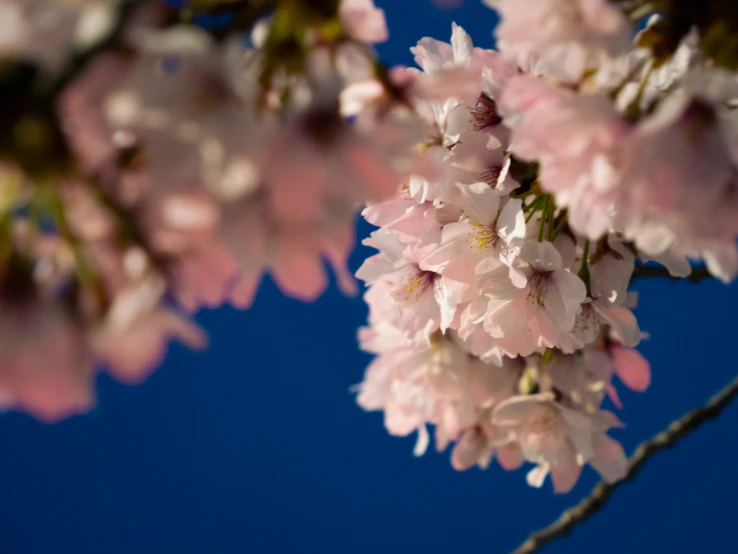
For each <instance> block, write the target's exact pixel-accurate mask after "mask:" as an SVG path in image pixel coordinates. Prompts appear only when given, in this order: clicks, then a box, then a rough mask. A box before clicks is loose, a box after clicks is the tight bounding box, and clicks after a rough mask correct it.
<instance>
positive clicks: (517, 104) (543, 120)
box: [501, 77, 630, 239]
mask: <svg viewBox="0 0 738 554" xmlns="http://www.w3.org/2000/svg"><path fill="white" fill-rule="evenodd" d="M501 106H502V108H503V109H504V114H505V116H506V118H505V122H506V123H507V124H509V125H510V126H511V127H512V129H513V133H512V143H511V145H510V148H511V150H512V151H513V153H515V154H516V155H517V156H519V157H521V158H523V159H525V160H531V161H534V160H535V161H538V162H539V163H540V173H539V180H540V183H541V185H542V186H543V188H544V189H546V190H547V191H550V192H553V193H554V194H556V201H557V204H558V205H559V206H565V207H567V208H568V210H569V223H570V225H571V226H572V228H573V229H574V230H575V231H577V232H579V233H581V234H583V235H585V236H587V237H590V238H593V239H597V238H600V237H601V236H602V235H603V234H604V233H605V232H607V231H608V230H609V229H610V228H611V227H612V226H613V225H614V218H615V216H616V214H617V211H618V209H620V210H625V209H626V208H625V207H622V206H620V205H619V204H618V201H619V200H621V199H622V195H621V189H620V167H619V165H618V164H617V162H616V157H615V156H614V154H613V151H614V149H615V148H616V147H617V146H618V145H619V144H620V142H621V141H623V140H624V139H625V138H626V137H627V135H628V133H629V126H628V125H627V124H626V123H625V122H624V121H623V119H622V118H621V116H620V114H619V113H618V112H616V111H615V109H614V108H613V106H612V104H611V102H610V101H609V100H608V98H607V97H606V96H605V95H600V94H576V93H574V92H571V91H567V90H565V89H563V88H558V87H555V86H553V85H550V84H547V83H545V82H543V81H541V80H540V79H536V78H533V77H517V78H514V79H512V80H511V81H510V82H509V83H508V85H507V88H506V89H505V92H504V94H503V97H502V101H501ZM628 206H630V204H628Z"/></svg>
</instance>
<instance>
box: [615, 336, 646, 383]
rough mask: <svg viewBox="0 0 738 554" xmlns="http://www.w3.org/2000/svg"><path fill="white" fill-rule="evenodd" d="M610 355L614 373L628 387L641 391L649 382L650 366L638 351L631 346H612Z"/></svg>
mask: <svg viewBox="0 0 738 554" xmlns="http://www.w3.org/2000/svg"><path fill="white" fill-rule="evenodd" d="M610 355H611V356H612V360H613V363H614V364H615V373H616V374H617V376H618V377H619V378H620V380H621V381H622V382H623V383H625V386H627V387H628V388H629V389H631V390H634V391H638V392H643V391H645V390H646V389H647V388H648V385H650V384H651V366H650V364H649V363H648V360H646V358H644V357H643V356H642V355H641V353H640V352H638V351H637V350H633V349H632V348H623V347H622V346H613V347H612V348H610Z"/></svg>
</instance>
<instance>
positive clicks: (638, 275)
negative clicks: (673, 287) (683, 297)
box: [632, 265, 712, 283]
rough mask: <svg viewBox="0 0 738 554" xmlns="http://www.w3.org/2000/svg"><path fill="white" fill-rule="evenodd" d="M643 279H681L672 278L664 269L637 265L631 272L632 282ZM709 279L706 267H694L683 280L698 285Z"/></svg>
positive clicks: (678, 278)
mask: <svg viewBox="0 0 738 554" xmlns="http://www.w3.org/2000/svg"><path fill="white" fill-rule="evenodd" d="M644 277H668V278H669V279H671V280H672V281H679V280H681V279H682V277H674V276H672V275H671V274H669V271H668V270H667V269H666V268H665V267H657V266H650V265H649V266H645V265H637V266H636V268H635V270H634V271H633V277H632V280H636V279H642V278H644ZM710 278H712V275H711V274H710V272H709V271H707V268H706V267H695V268H694V269H692V273H690V274H689V275H688V276H687V277H684V279H686V280H687V281H690V282H692V283H699V282H700V281H704V280H705V279H710Z"/></svg>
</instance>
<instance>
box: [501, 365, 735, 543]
mask: <svg viewBox="0 0 738 554" xmlns="http://www.w3.org/2000/svg"><path fill="white" fill-rule="evenodd" d="M736 396H738V377H734V378H733V380H732V381H731V382H730V383H728V384H727V385H726V386H725V387H724V388H723V389H721V390H720V391H719V392H718V393H717V394H715V395H714V396H713V397H712V398H710V400H708V401H707V403H706V404H705V405H704V406H702V407H699V408H695V409H694V410H691V411H690V412H687V413H686V414H684V415H683V416H682V417H680V418H679V419H677V420H675V421H673V422H671V423H670V424H669V426H668V427H667V428H666V429H664V430H663V431H661V432H660V433H658V434H657V435H656V436H654V437H653V438H651V439H649V440H646V441H644V442H642V443H641V444H640V445H639V446H638V448H636V451H635V452H634V453H633V456H632V457H631V459H630V462H629V463H628V471H627V473H626V475H625V477H624V478H623V479H622V480H620V481H617V482H615V483H606V482H604V481H602V482H600V483H599V484H598V485H597V486H596V487H595V488H594V489H592V492H591V493H590V494H589V495H588V496H587V497H586V498H584V499H582V500H581V501H580V502H579V504H577V505H576V506H573V507H572V508H569V509H568V510H566V511H565V512H564V513H562V514H561V516H559V518H558V519H557V520H556V521H554V522H553V523H552V524H551V525H549V526H548V527H544V528H543V529H541V530H539V531H536V532H535V533H533V534H531V536H530V537H529V538H528V540H526V541H525V542H524V543H523V544H521V545H520V546H519V547H518V548H516V549H515V550H513V552H512V553H511V554H530V553H531V552H535V551H537V550H538V549H540V548H542V547H543V546H545V545H546V544H548V543H549V542H551V541H552V540H554V539H556V538H557V537H565V536H567V535H568V534H569V533H570V532H571V530H572V529H573V528H574V527H575V526H577V525H579V524H580V523H583V522H584V521H586V520H587V519H589V518H590V517H591V516H593V515H594V514H595V513H596V512H597V511H598V510H599V509H600V508H602V507H603V506H604V505H605V503H606V502H607V501H608V499H609V498H610V495H612V493H613V492H614V491H615V490H616V489H617V488H618V487H620V486H621V485H623V484H625V483H627V482H628V481H632V480H634V479H635V477H636V476H637V475H638V472H639V471H640V470H641V468H642V467H643V466H644V465H645V463H646V462H647V461H648V460H649V459H650V458H651V457H652V456H654V454H657V453H658V452H661V451H662V450H665V449H667V448H671V447H673V446H674V445H675V444H676V443H677V442H678V441H679V440H681V439H682V438H684V437H685V436H687V435H688V434H689V433H691V432H692V431H694V430H695V429H696V428H697V427H699V426H700V425H702V424H703V423H705V422H707V421H709V420H710V419H714V418H716V417H717V416H719V415H720V413H721V412H722V411H723V410H724V409H725V408H726V407H727V406H728V404H730V402H731V401H732V400H733V399H734V398H735V397H736Z"/></svg>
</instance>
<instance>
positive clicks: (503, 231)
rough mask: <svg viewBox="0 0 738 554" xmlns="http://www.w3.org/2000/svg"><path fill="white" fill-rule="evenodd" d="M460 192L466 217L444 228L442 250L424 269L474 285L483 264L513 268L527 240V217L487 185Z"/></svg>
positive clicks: (462, 187)
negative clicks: (498, 264) (511, 265)
mask: <svg viewBox="0 0 738 554" xmlns="http://www.w3.org/2000/svg"><path fill="white" fill-rule="evenodd" d="M458 190H459V193H460V194H459V197H458V200H457V204H458V205H459V207H461V208H462V210H463V212H464V217H462V219H461V221H459V222H458V223H450V224H449V225H446V227H444V229H443V233H442V239H441V244H440V245H439V247H438V249H437V250H435V251H434V252H433V253H431V254H430V255H429V256H428V257H426V258H425V259H424V260H423V261H422V262H421V263H420V266H421V267H423V268H425V269H428V270H431V271H435V272H437V273H440V274H442V275H444V277H449V278H451V279H454V280H457V281H460V282H462V283H469V284H470V285H471V284H472V283H476V274H477V266H478V265H479V264H480V262H482V261H484V260H487V259H490V260H491V261H490V262H489V263H490V264H492V265H494V264H495V263H500V264H503V263H504V264H506V265H510V264H512V261H513V260H514V259H515V257H516V256H517V254H518V252H519V250H520V245H521V240H522V239H523V238H524V237H525V216H524V215H523V211H522V203H521V201H520V200H515V199H502V198H501V197H500V195H499V194H497V193H496V192H495V190H494V189H492V188H490V187H489V185H488V184H487V183H481V182H480V183H474V184H471V185H459V186H458Z"/></svg>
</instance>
